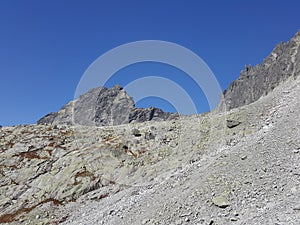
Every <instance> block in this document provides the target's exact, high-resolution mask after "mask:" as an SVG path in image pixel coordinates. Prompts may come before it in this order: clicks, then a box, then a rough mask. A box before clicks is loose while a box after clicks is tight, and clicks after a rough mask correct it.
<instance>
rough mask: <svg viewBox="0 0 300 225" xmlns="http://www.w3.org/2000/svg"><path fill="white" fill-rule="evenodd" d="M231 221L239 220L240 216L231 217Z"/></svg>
mask: <svg viewBox="0 0 300 225" xmlns="http://www.w3.org/2000/svg"><path fill="white" fill-rule="evenodd" d="M230 221H233V222H234V221H238V218H237V217H231V218H230Z"/></svg>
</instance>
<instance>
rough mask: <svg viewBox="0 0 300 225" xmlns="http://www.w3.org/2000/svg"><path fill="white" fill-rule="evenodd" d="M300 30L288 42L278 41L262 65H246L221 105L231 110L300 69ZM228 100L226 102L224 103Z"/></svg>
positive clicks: (266, 90) (245, 103)
mask: <svg viewBox="0 0 300 225" xmlns="http://www.w3.org/2000/svg"><path fill="white" fill-rule="evenodd" d="M299 49H300V31H298V32H297V33H296V35H295V36H294V37H293V38H292V39H291V40H290V41H289V42H287V43H280V44H278V45H277V46H276V47H275V48H274V50H273V51H272V52H271V54H270V55H269V56H268V57H267V58H266V59H265V60H264V61H263V63H262V64H260V65H257V66H254V67H252V66H251V65H248V66H245V69H244V70H243V71H242V72H241V74H240V77H239V78H238V79H237V80H235V81H233V82H232V83H231V84H230V85H229V88H228V90H225V91H224V93H223V96H222V100H221V102H220V105H219V108H223V109H226V110H230V109H233V108H237V107H239V106H243V105H247V104H250V103H252V102H254V101H256V100H258V99H259V98H260V97H261V96H264V95H267V94H268V93H269V92H270V91H272V90H273V89H274V88H275V87H277V86H278V85H279V84H280V83H282V82H283V81H285V80H287V79H289V78H293V79H294V78H296V76H297V75H299V71H300V51H299ZM224 103H225V104H226V105H224Z"/></svg>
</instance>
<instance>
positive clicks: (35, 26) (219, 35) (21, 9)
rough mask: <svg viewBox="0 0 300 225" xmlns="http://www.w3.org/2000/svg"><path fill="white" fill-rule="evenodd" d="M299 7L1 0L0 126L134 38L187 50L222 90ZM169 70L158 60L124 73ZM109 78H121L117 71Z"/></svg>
mask: <svg viewBox="0 0 300 225" xmlns="http://www.w3.org/2000/svg"><path fill="white" fill-rule="evenodd" d="M299 9H300V1H299V0H286V1H283V0H282V1H278V0H269V1H267V0H251V1H250V0H248V1H247V0H245V1H240V0H227V1H223V0H219V1H217V0H201V1H200V0H190V1H182V0H172V1H171V0H170V1H169V0H160V1H158V0H152V1H140V0H137V1H130V0H128V1H121V0H119V1H114V0H110V1H101V0H100V1H89V0H86V1H83V0H82V1H75V0H68V1H65V0H51V1H50V0H49V1H47V0H45V1H40V0H36V1H32V0H27V1H22V0H20V1H16V0H1V1H0V106H1V109H0V125H1V124H2V125H17V124H24V123H35V122H36V121H37V120H38V119H39V118H40V117H42V116H44V115H45V114H47V113H48V112H51V111H57V110H58V109H59V108H60V107H61V106H63V105H64V104H65V103H67V102H68V101H70V100H72V99H73V96H74V92H75V89H76V86H77V83H78V81H79V80H80V78H81V76H82V74H83V73H84V71H85V70H86V69H87V67H88V66H89V65H90V64H91V63H92V62H93V61H94V60H95V59H96V58H97V57H99V56H100V55H102V54H103V53H105V52H106V51H108V50H110V49H112V48H114V47H117V46H119V45H121V44H125V43H128V42H132V41H138V40H149V39H154V40H165V41H170V42H175V43H177V44H180V45H182V46H185V47H187V48H189V49H190V50H192V51H194V52H195V53H196V54H198V55H199V56H200V57H201V58H202V59H203V60H205V62H206V63H207V64H208V66H209V67H210V68H211V69H212V71H213V72H214V74H215V75H216V76H217V78H218V80H219V82H220V84H221V87H222V88H223V89H225V88H227V86H228V85H229V83H230V82H231V81H232V80H234V79H236V78H237V77H238V75H239V72H240V71H241V70H242V69H243V68H244V65H245V64H252V65H255V64H258V63H260V62H261V61H262V60H263V59H264V58H265V57H266V56H267V55H268V54H269V53H270V51H271V50H272V49H273V48H274V46H275V45H276V44H277V43H279V42H280V41H287V40H289V39H290V38H291V37H292V36H293V35H294V34H295V33H296V31H297V30H298V29H300V13H299ZM126 70H127V72H126ZM173 72H174V73H177V72H178V71H176V70H175V69H172V68H165V67H164V66H163V65H159V64H155V65H152V66H149V65H144V66H143V65H137V66H133V67H132V68H130V67H129V68H125V69H124V71H123V73H130V74H133V76H139V74H144V75H145V74H147V73H151V74H152V73H157V74H159V73H161V74H166V73H167V74H170V73H173ZM121 73H122V71H120V74H121ZM135 74H137V75H135ZM135 78H136V77H135ZM114 82H115V83H120V84H123V83H124V82H125V81H124V80H122V78H121V76H120V75H119V76H118V75H116V76H115V78H114V79H113V81H111V84H110V85H112V84H113V83H114ZM152 103H153V104H155V101H153V102H152ZM147 104H151V102H150V103H149V101H148V102H147V101H144V102H141V103H140V104H139V106H147ZM157 104H158V105H157V106H161V107H163V106H164V105H163V103H159V101H157ZM166 109H168V106H166ZM200 111H201V109H200ZM203 111H205V107H204V108H203Z"/></svg>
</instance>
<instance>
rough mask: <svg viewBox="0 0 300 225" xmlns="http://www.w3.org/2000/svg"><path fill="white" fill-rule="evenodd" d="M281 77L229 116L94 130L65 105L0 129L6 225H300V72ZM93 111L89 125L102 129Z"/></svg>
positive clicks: (0, 217)
mask: <svg viewBox="0 0 300 225" xmlns="http://www.w3.org/2000/svg"><path fill="white" fill-rule="evenodd" d="M297 35H298V34H297ZM296 37H297V36H296ZM294 40H295V38H294ZM283 52H285V51H283ZM297 54H298V53H297ZM297 54H294V55H297ZM280 57H281V56H278V59H279V58H280ZM292 59H293V60H295V61H294V64H293V66H294V68H297V66H299V64H298V63H297V62H298V61H297V60H298V58H297V57H296V56H295V57H292ZM291 65H292V64H291ZM253 76H254V77H256V75H253ZM257 76H258V75H257ZM253 79H254V78H253ZM257 79H259V78H257ZM253 82H254V81H253ZM254 83H255V82H254ZM276 84H277V86H274V88H273V90H272V91H266V92H268V94H267V95H264V94H263V95H262V97H260V98H258V99H257V100H256V101H254V100H253V101H254V102H253V103H251V104H246V103H245V104H246V105H244V106H239V107H237V105H230V104H231V103H230V102H228V104H229V106H228V107H229V108H228V109H230V108H232V109H230V110H228V111H226V112H221V111H218V110H216V111H213V112H210V113H206V114H201V115H193V116H189V117H178V118H176V119H173V120H171V119H170V120H166V121H148V122H144V123H129V124H128V123H127V122H128V121H127V117H125V118H126V119H125V120H123V119H122V120H121V121H127V122H126V124H121V125H117V126H101V127H96V126H84V125H80V124H79V125H78V124H77V125H70V123H69V121H72V118H71V117H70V115H71V114H70V113H69V110H70V106H68V105H67V106H65V107H64V108H63V109H62V110H61V112H58V114H56V115H54V116H53V117H51V115H49V116H48V118H47V119H49V121H50V122H44V123H45V124H39V125H22V126H16V127H2V128H0V155H1V157H0V193H1V194H0V196H1V197H0V223H9V224H59V223H62V224H72V225H73V224H74V225H76V224H118V225H119V224H125V225H126V224H128V225H131V224H137V225H140V224H205V225H217V224H219V225H220V224H222V225H223V224H226V225H227V224H229V225H230V224H239V225H242V224H243V225H246V224H247V225H248V224H250V225H251V224H253V225H254V224H280V225H281V224H288V225H298V224H300V138H299V137H300V101H299V99H300V76H299V72H298V70H297V69H296V70H293V73H292V74H291V75H289V76H287V77H285V79H283V80H281V81H280V82H278V83H276ZM237 86H238V85H237ZM115 88H116V89H118V90H117V91H118V92H120V91H121V92H122V89H121V88H119V87H115ZM236 88H237V87H236ZM101 90H102V89H101V88H100V89H93V90H91V91H90V92H97V93H100V92H101ZM236 90H238V89H236ZM247 90H248V89H247ZM247 90H245V91H247ZM103 91H104V90H103ZM104 92H106V93H110V92H109V91H107V90H105V91H104ZM230 92H232V93H233V90H232V91H230V90H229V91H228V93H230ZM113 93H114V91H113V92H112V98H113V99H115V98H116V100H114V101H113V102H120V101H121V102H122V103H123V102H130V99H129V98H127V97H126V94H125V93H124V95H123V97H122V98H119V97H116V96H114V95H113ZM90 94H91V93H90ZM232 95H234V94H232ZM86 96H87V95H86ZM92 96H96V97H95V99H94V100H93V99H92V100H91V101H97V99H98V98H99V96H101V95H99V94H96V95H91V96H89V97H92ZM117 96H122V95H119V94H118V95H117ZM228 96H229V95H228ZM228 96H227V98H226V93H225V98H224V101H228V99H229V97H228ZM241 96H242V95H241ZM244 97H245V98H246V97H247V96H246V95H245V96H244ZM88 100H89V98H88V99H84V96H82V97H81V99H80V98H79V99H78V100H75V101H76V102H77V103H78V102H80V101H82V104H85V103H86V104H87V105H89V103H88V102H87V101H88ZM109 102H111V101H109ZM242 102H243V101H242ZM247 103H248V102H247ZM71 104H73V103H71ZM236 104H238V103H236ZM243 104H244V103H243ZM92 105H94V104H92ZM226 105H227V103H226ZM108 107H112V108H113V105H110V106H108ZM90 109H91V110H90V111H92V112H91V113H90V114H87V115H84V114H81V113H80V109H77V110H78V115H81V117H80V121H86V122H91V124H87V125H93V124H94V122H95V123H96V122H98V123H99V124H98V125H101V119H100V118H101V117H99V119H98V117H97V119H96V117H95V115H96V114H97V113H95V112H96V111H97V108H90ZM93 110H94V111H93ZM104 115H105V114H104ZM104 118H105V116H104ZM60 121H64V122H63V123H62V124H60V123H59V122H60ZM102 122H103V121H102ZM41 123H42V122H41ZM67 124H69V125H67ZM105 124H106V123H105ZM105 124H102V125H105ZM109 124H110V125H113V124H114V123H113V122H109ZM106 125H107V124H106Z"/></svg>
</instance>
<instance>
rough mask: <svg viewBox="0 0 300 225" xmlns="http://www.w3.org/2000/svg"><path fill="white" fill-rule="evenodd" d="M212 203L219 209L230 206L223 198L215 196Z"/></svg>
mask: <svg viewBox="0 0 300 225" xmlns="http://www.w3.org/2000/svg"><path fill="white" fill-rule="evenodd" d="M212 202H213V203H214V204H215V205H216V206H218V207H219V208H226V207H228V206H229V205H230V203H229V201H228V200H227V198H226V197H225V196H217V197H215V198H213V199H212Z"/></svg>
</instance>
